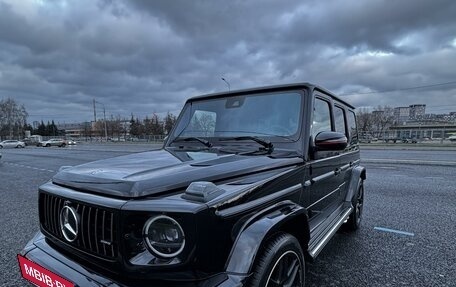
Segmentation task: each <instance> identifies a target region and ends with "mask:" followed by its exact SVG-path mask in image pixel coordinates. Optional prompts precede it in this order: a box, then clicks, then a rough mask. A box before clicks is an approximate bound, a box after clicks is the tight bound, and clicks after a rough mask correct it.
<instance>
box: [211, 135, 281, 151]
mask: <svg viewBox="0 0 456 287" xmlns="http://www.w3.org/2000/svg"><path fill="white" fill-rule="evenodd" d="M220 140H235V141H243V140H252V141H254V142H256V143H259V144H260V145H262V146H263V149H261V148H260V150H261V151H263V150H264V151H267V152H268V153H272V151H273V150H274V145H273V144H272V142H270V141H268V140H264V139H261V138H258V137H253V136H240V137H231V138H222V139H220Z"/></svg>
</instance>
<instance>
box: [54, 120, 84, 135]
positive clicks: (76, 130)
mask: <svg viewBox="0 0 456 287" xmlns="http://www.w3.org/2000/svg"><path fill="white" fill-rule="evenodd" d="M84 128H85V123H63V124H61V123H58V124H57V129H58V130H62V131H64V132H65V136H66V137H76V138H78V137H81V136H83V134H84Z"/></svg>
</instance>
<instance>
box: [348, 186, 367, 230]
mask: <svg viewBox="0 0 456 287" xmlns="http://www.w3.org/2000/svg"><path fill="white" fill-rule="evenodd" d="M363 207H364V181H363V180H362V179H361V178H360V179H359V183H358V191H357V192H356V197H355V198H354V199H353V208H354V210H353V212H352V214H350V217H349V218H348V221H347V223H346V224H345V226H346V227H347V229H348V230H350V231H355V230H357V229H358V228H359V226H360V225H361V219H362V218H363Z"/></svg>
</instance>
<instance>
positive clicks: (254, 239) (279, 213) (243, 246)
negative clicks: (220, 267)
mask: <svg viewBox="0 0 456 287" xmlns="http://www.w3.org/2000/svg"><path fill="white" fill-rule="evenodd" d="M300 217H301V218H300ZM297 218H299V219H301V220H302V223H303V225H302V229H300V230H302V231H304V236H305V237H306V238H305V241H306V242H305V245H307V241H308V236H309V228H308V223H307V211H306V209H305V208H303V207H302V206H299V205H297V204H295V203H293V202H291V201H288V200H287V201H283V202H279V203H277V204H275V205H273V206H271V207H269V208H267V209H264V210H262V211H260V212H258V213H256V214H255V215H254V216H253V217H252V218H250V219H249V220H248V221H247V222H246V223H245V224H244V226H243V228H242V229H241V231H240V232H239V234H238V236H237V238H236V241H235V243H234V245H233V247H232V249H231V253H230V256H229V257H228V260H227V263H226V268H225V269H226V271H227V272H230V273H231V272H232V273H237V274H248V273H249V272H251V269H252V267H253V263H254V262H255V259H256V257H257V255H258V251H259V249H260V247H261V245H262V244H263V243H264V242H265V241H266V240H268V238H269V237H270V236H271V235H273V234H274V233H276V232H278V231H280V230H281V227H283V226H286V225H287V223H290V221H292V220H293V219H297ZM298 240H300V239H299V238H298ZM301 240H302V238H301ZM301 240H300V241H301ZM303 251H304V252H307V249H306V250H303Z"/></svg>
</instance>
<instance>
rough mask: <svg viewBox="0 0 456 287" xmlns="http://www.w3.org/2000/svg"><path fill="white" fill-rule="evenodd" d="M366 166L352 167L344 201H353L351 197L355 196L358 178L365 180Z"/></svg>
mask: <svg viewBox="0 0 456 287" xmlns="http://www.w3.org/2000/svg"><path fill="white" fill-rule="evenodd" d="M366 178H367V177H366V168H365V167H363V166H356V167H354V168H353V169H352V173H351V178H350V182H349V185H348V191H347V195H346V197H345V201H346V202H353V198H354V197H355V196H356V192H357V191H358V187H359V179H362V180H366Z"/></svg>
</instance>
